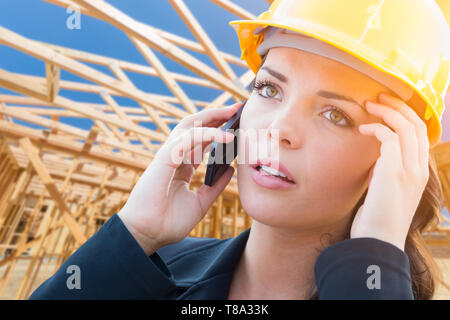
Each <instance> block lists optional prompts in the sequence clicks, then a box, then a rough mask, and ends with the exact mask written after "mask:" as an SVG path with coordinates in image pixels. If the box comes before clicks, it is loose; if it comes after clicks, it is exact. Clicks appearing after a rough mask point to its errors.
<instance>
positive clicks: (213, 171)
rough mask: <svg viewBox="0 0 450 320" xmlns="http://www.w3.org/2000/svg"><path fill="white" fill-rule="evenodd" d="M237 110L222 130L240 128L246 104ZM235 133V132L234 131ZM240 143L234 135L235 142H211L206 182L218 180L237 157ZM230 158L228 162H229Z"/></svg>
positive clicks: (211, 183)
mask: <svg viewBox="0 0 450 320" xmlns="http://www.w3.org/2000/svg"><path fill="white" fill-rule="evenodd" d="M246 103H247V101H245V102H244V104H243V105H242V106H241V107H240V108H239V110H238V111H236V114H235V115H234V116H233V117H231V118H230V120H228V121H227V123H225V125H223V126H222V127H221V129H222V131H230V130H237V129H239V121H240V120H241V113H242V110H243V109H244V106H245V104H246ZM232 133H234V134H235V132H232ZM237 151H238V145H237V136H236V135H235V136H234V140H233V144H231V142H229V143H220V142H216V141H213V142H212V143H211V152H210V153H209V160H208V163H207V165H206V176H205V184H206V185H208V186H213V185H214V184H215V183H216V182H217V180H219V178H220V177H221V176H222V175H223V174H224V173H225V171H226V170H227V168H228V167H229V166H230V164H231V163H232V162H233V161H234V159H235V158H236V157H237ZM227 160H228V162H227Z"/></svg>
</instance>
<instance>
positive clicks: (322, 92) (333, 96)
mask: <svg viewBox="0 0 450 320" xmlns="http://www.w3.org/2000/svg"><path fill="white" fill-rule="evenodd" d="M260 70H265V71H267V72H268V73H269V74H271V75H272V76H273V77H275V78H277V79H278V80H280V81H281V82H284V83H288V79H287V77H286V76H284V75H282V74H281V73H278V72H277V71H275V70H273V69H271V68H269V67H267V66H262V67H261V69H260ZM316 94H317V95H318V96H320V97H323V98H327V99H336V100H344V101H348V102H352V103H355V104H356V105H357V106H358V107H360V108H361V109H362V110H363V111H364V112H365V113H367V111H366V110H365V109H364V108H363V107H362V106H361V105H360V104H359V103H358V102H357V101H356V100H354V99H353V98H350V97H346V96H343V95H341V94H338V93H336V92H331V91H326V90H319V91H317V93H316Z"/></svg>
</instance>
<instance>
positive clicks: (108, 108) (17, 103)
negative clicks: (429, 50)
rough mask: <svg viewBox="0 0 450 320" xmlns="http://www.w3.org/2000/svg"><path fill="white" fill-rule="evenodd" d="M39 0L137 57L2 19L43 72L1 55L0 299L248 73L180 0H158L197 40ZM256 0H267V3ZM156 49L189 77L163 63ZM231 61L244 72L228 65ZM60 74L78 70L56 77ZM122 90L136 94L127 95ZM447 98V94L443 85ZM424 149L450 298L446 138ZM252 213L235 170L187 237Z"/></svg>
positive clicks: (18, 291) (119, 201) (16, 295)
mask: <svg viewBox="0 0 450 320" xmlns="http://www.w3.org/2000/svg"><path fill="white" fill-rule="evenodd" d="M45 2H46V4H47V5H51V6H55V7H56V8H63V9H64V12H65V10H68V9H71V10H72V11H73V12H76V10H79V12H80V14H81V17H89V19H97V20H99V21H101V22H102V23H104V24H108V25H109V26H112V27H113V28H116V29H117V30H119V31H120V32H123V33H124V34H125V35H126V37H128V39H129V41H130V43H131V44H132V45H134V46H135V49H136V50H138V52H139V53H140V54H141V55H142V57H143V58H144V59H145V61H146V63H145V64H139V63H135V62H131V61H127V60H125V59H123V60H122V59H118V58H116V57H110V56H106V55H99V54H97V53H94V52H89V51H87V50H79V49H77V48H76V47H68V46H62V45H59V44H56V43H47V42H43V41H42V40H41V39H39V38H30V37H26V36H24V35H23V34H21V33H19V32H17V31H16V30H11V29H9V28H6V27H4V26H3V24H2V23H1V22H0V50H1V48H2V47H3V48H6V47H7V48H8V50H13V51H14V52H17V54H20V55H22V56H24V55H26V56H29V57H32V58H33V59H34V60H36V61H38V62H39V63H40V64H41V65H42V69H43V70H45V74H44V75H42V76H37V75H35V74H31V73H30V74H27V73H23V72H18V71H17V70H18V69H17V68H16V65H15V64H14V63H13V62H12V61H11V62H10V63H8V62H7V63H6V64H4V65H6V69H7V70H6V69H2V68H0V88H2V89H3V91H0V299H18V300H21V299H27V298H28V297H29V296H30V294H31V293H32V292H33V290H35V289H36V288H37V287H38V286H39V285H40V284H41V283H42V282H43V281H45V280H46V279H47V278H49V277H50V276H51V275H52V274H53V273H54V272H55V271H56V270H57V269H58V268H59V266H60V265H61V264H62V263H63V262H64V261H65V260H66V259H67V258H68V257H69V256H70V255H71V254H72V253H73V252H74V251H75V250H77V248H79V247H80V246H81V245H82V244H83V243H84V242H85V241H86V240H87V239H89V238H90V237H91V236H92V235H93V234H94V233H95V232H96V231H97V230H98V229H99V228H100V227H101V226H102V225H103V224H104V223H105V221H107V220H108V219H109V218H110V217H111V216H112V215H114V214H115V213H117V212H118V211H119V210H120V209H121V208H122V206H123V205H124V204H125V202H126V200H127V198H128V196H129V194H130V192H131V190H132V189H133V186H134V185H135V183H136V182H137V180H138V179H139V177H140V176H141V174H142V173H143V172H144V170H145V169H146V168H147V166H148V165H149V163H150V162H151V161H152V159H153V157H154V155H155V153H156V152H157V151H158V149H159V147H160V146H161V144H163V143H164V142H165V140H166V138H167V137H168V136H169V134H170V132H171V130H172V129H173V127H174V126H175V125H176V124H177V123H178V122H179V121H180V120H181V119H183V118H184V117H186V116H188V115H190V114H193V113H196V112H198V111H200V110H203V109H207V108H220V107H224V106H226V105H230V104H232V103H234V102H239V101H242V100H247V99H248V97H249V95H250V93H249V91H248V89H247V87H248V86H249V84H250V82H251V81H252V80H253V78H254V74H253V72H252V71H251V70H249V69H248V67H247V65H246V63H245V62H244V61H242V60H241V59H240V57H239V56H237V55H232V54H230V53H227V52H225V51H221V50H219V49H218V47H217V46H216V45H215V43H214V41H213V39H211V38H210V37H209V36H208V26H202V24H201V23H200V21H199V20H198V19H197V17H196V16H195V14H194V13H193V11H191V10H190V7H189V6H188V3H187V2H188V1H183V0H168V1H167V2H168V3H169V4H170V6H171V7H172V10H174V12H176V14H177V15H178V16H179V19H181V20H182V21H183V23H184V27H185V29H186V30H188V31H189V32H191V33H192V35H193V37H194V38H195V39H196V41H193V40H190V39H187V38H184V37H182V36H179V35H177V34H175V33H172V32H169V31H166V30H162V29H160V28H158V27H156V26H153V25H151V24H145V23H143V22H140V21H139V20H138V19H135V18H134V17H133V16H131V15H130V14H129V13H127V12H124V11H121V10H120V9H119V8H117V7H115V6H113V5H112V4H110V3H109V2H107V1H100V0H45ZM185 2H186V3H185ZM208 2H209V3H210V4H212V5H214V6H216V7H217V8H219V9H220V10H222V11H223V12H224V13H225V12H226V13H227V14H231V15H232V16H233V17H234V18H235V19H254V18H255V17H256V15H257V14H258V12H257V11H254V12H250V11H248V10H246V9H244V8H243V7H241V6H240V5H238V4H237V1H234V2H233V1H231V0H209V1H208ZM261 2H263V3H264V4H265V5H266V7H268V6H269V5H270V3H272V1H270V0H266V1H263V0H261ZM72 22H73V21H72ZM226 27H229V26H224V28H226ZM98 41H99V42H101V41H111V40H103V39H99V40H98ZM100 45H101V44H100ZM156 52H158V54H161V55H164V56H165V57H166V58H167V59H170V60H172V61H173V63H176V64H179V65H182V66H183V67H185V68H186V69H189V70H190V71H192V73H193V74H196V76H191V75H186V74H182V73H177V72H171V71H169V69H168V68H167V67H166V66H165V62H164V61H162V60H161V59H160V58H159V57H158V55H157V54H156ZM194 52H195V55H194V54H192V53H194ZM198 54H201V55H204V56H205V57H207V58H208V59H210V61H211V62H212V63H213V65H214V66H215V68H213V67H211V66H209V65H208V64H205V63H204V62H202V61H200V60H199V59H198V58H196V55H198ZM231 65H233V66H234V67H240V68H242V70H247V71H245V72H243V73H241V74H237V73H236V72H235V71H234V70H236V69H233V68H231ZM66 74H73V75H74V76H76V77H77V78H80V79H83V81H75V80H66V79H68V78H67V77H65V75H66ZM132 74H138V75H139V76H140V77H147V78H149V79H150V78H158V79H159V80H160V81H162V82H163V83H164V84H165V85H166V87H167V89H168V92H170V94H168V95H165V94H161V93H160V92H151V91H146V90H142V89H140V88H139V86H137V85H136V84H135V83H134V82H133V80H132V78H133V77H132V76H131V75H132ZM179 83H183V85H185V84H187V85H189V86H190V87H194V86H195V87H198V88H200V90H202V89H204V90H206V89H214V90H216V91H217V92H220V94H218V95H216V96H215V98H213V99H212V100H207V101H206V100H205V101H201V100H196V99H195V100H194V99H192V98H190V97H189V96H190V93H189V92H186V90H184V89H183V88H182V87H181V86H180V85H179ZM63 91H64V92H65V91H71V92H72V93H80V94H89V95H96V96H97V97H98V98H99V99H101V100H102V101H103V102H101V103H92V102H85V101H82V99H80V100H76V99H72V98H69V97H68V95H64V96H63V95H62V94H61V92H63ZM72 96H73V97H76V94H73V95H72ZM124 99H131V100H133V101H134V102H135V104H134V105H127V104H126V103H124V102H123V101H125V100H124ZM230 102H231V103H230ZM446 103H447V106H449V105H450V92H449V94H448V95H447V99H446ZM447 112H448V111H447ZM63 118H64V119H67V118H74V119H89V120H90V121H91V122H92V126H91V127H90V128H89V129H86V128H84V127H83V126H77V124H76V123H77V122H76V121H72V122H69V123H67V122H66V121H64V122H63V121H61V119H63ZM142 123H151V124H152V125H151V126H143V125H141V124H142ZM444 129H445V128H444ZM449 129H450V128H447V129H446V130H449ZM430 153H431V155H432V157H433V159H434V161H435V165H436V167H437V169H438V173H439V178H440V182H441V185H442V189H443V192H444V195H445V204H444V208H443V212H442V217H441V220H440V221H438V222H437V223H436V224H435V225H433V226H432V227H430V229H429V230H428V231H427V232H425V233H424V234H423V237H424V238H425V239H426V242H427V245H428V247H429V249H430V250H431V252H432V254H433V257H434V258H435V260H436V262H437V263H438V265H439V266H440V267H441V270H442V273H443V276H444V277H443V282H442V283H441V284H440V285H439V287H438V288H437V292H436V294H435V297H434V299H450V216H449V215H448V211H447V208H450V141H442V142H440V143H439V144H438V145H436V146H435V147H433V148H432V149H431V150H430ZM233 166H234V167H236V166H237V164H236V163H234V164H233ZM205 172H206V166H205V164H204V163H202V165H200V167H199V168H198V169H197V171H196V173H195V176H194V178H193V179H192V182H191V185H190V188H191V189H192V190H195V189H196V188H199V187H200V186H201V185H202V184H203V181H204V177H205ZM251 223H252V219H251V217H250V216H249V215H247V213H246V212H245V211H244V209H243V208H242V205H241V203H240V199H239V193H238V186H237V181H236V177H235V176H234V177H233V178H232V180H231V181H230V183H229V184H228V186H227V187H226V189H225V190H224V191H223V193H222V194H221V195H220V196H219V197H218V198H217V200H216V201H215V203H214V205H213V206H212V207H211V208H210V209H209V211H208V213H207V214H206V216H205V217H204V218H203V220H202V221H201V222H200V223H199V224H198V225H197V226H196V227H195V228H194V229H193V230H192V232H191V234H190V236H193V237H214V238H219V239H225V238H229V237H234V236H237V235H238V234H240V233H241V232H242V231H243V230H246V229H247V228H249V227H250V226H251Z"/></svg>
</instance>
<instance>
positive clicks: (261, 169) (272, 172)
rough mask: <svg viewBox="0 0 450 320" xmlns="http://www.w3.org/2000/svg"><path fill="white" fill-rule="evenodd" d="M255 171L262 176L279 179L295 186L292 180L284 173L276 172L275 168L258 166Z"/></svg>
mask: <svg viewBox="0 0 450 320" xmlns="http://www.w3.org/2000/svg"><path fill="white" fill-rule="evenodd" d="M255 170H257V171H258V172H259V173H260V174H262V175H265V176H269V177H274V178H278V179H280V180H283V181H286V182H289V183H293V184H295V182H294V181H292V180H290V179H289V178H288V177H286V175H284V174H283V173H282V172H279V171H278V170H275V169H273V168H270V167H267V166H265V165H257V166H256V167H255Z"/></svg>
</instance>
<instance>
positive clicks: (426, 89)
mask: <svg viewBox="0 0 450 320" xmlns="http://www.w3.org/2000/svg"><path fill="white" fill-rule="evenodd" d="M442 2H446V4H448V2H450V0H444V1H442ZM229 24H230V25H231V26H232V27H233V28H234V29H235V31H236V32H237V35H238V38H239V44H240V47H241V52H242V55H241V60H244V59H245V61H246V63H247V65H248V66H249V68H250V69H251V70H252V71H253V72H254V73H255V74H256V72H257V71H258V69H259V67H260V65H261V62H262V59H261V56H260V54H259V53H258V51H257V49H258V46H259V45H260V44H261V43H262V42H263V40H264V35H265V32H262V31H264V30H265V29H270V28H267V27H269V26H270V27H271V28H272V29H273V28H274V27H275V28H281V29H285V30H290V32H291V33H292V31H293V32H295V33H300V34H302V35H304V36H306V37H307V38H313V39H315V40H320V42H325V43H326V44H328V45H331V46H333V47H335V48H337V49H340V50H339V51H344V52H346V53H347V54H349V55H351V56H353V57H356V58H358V60H360V61H363V62H365V65H366V64H368V65H369V66H370V67H371V68H373V69H376V70H378V72H380V71H381V73H383V74H385V75H386V76H389V77H391V78H395V80H396V81H398V80H400V82H401V83H402V85H405V84H406V86H407V87H408V88H411V89H412V92H413V94H412V95H411V97H410V99H409V100H405V102H406V103H407V104H408V105H409V106H411V107H412V108H414V110H415V111H416V113H417V114H418V115H419V116H420V117H421V119H422V120H423V121H424V122H425V123H426V125H427V128H428V130H427V133H428V139H429V142H430V147H432V146H434V145H435V144H437V143H438V142H440V139H441V135H442V128H441V121H440V119H441V116H442V113H443V111H444V108H445V107H444V96H445V93H446V92H447V90H448V87H449V84H450V29H449V26H448V24H447V22H446V18H445V16H444V14H443V12H442V11H441V10H440V8H439V6H438V4H437V3H436V2H435V1H430V0H346V1H336V0H274V1H273V2H272V4H271V5H270V8H269V9H268V10H267V11H265V12H263V13H261V14H260V15H259V16H258V17H257V18H256V19H254V20H234V21H230V22H229Z"/></svg>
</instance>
